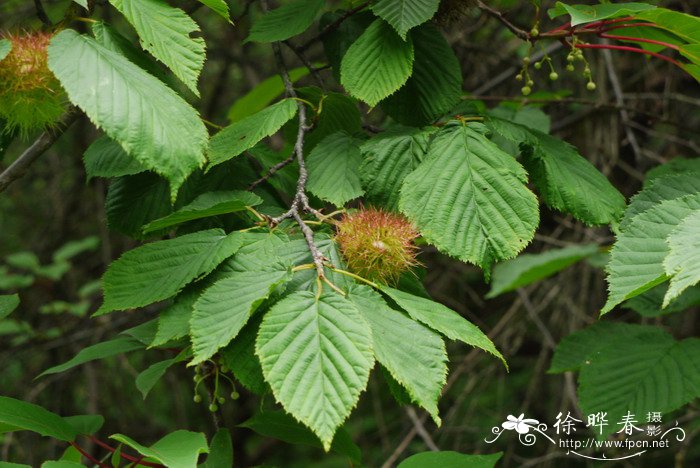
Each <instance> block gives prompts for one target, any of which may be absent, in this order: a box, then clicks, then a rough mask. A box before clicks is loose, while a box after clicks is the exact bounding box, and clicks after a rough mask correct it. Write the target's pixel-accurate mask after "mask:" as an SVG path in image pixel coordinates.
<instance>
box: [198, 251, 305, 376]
mask: <svg viewBox="0 0 700 468" xmlns="http://www.w3.org/2000/svg"><path fill="white" fill-rule="evenodd" d="M291 277H292V272H291V270H290V268H288V267H287V266H286V265H284V264H282V263H278V264H274V263H272V264H271V265H270V267H268V268H266V269H264V270H256V271H245V270H244V271H236V272H231V273H227V274H226V276H225V277H224V279H221V280H219V281H217V282H216V283H214V285H213V286H211V287H210V288H208V289H207V290H206V291H204V293H203V294H202V295H201V296H200V298H199V299H198V300H197V302H195V304H194V311H193V312H192V319H191V321H190V329H191V335H192V352H193V353H194V359H192V362H191V364H190V365H193V364H198V363H200V362H203V361H205V360H207V359H209V358H210V357H212V356H213V355H214V353H216V352H217V351H218V350H219V348H221V347H223V346H226V345H227V344H229V342H230V341H231V340H232V339H234V338H235V337H236V335H238V332H240V331H241V329H242V328H243V326H245V324H246V323H247V322H248V319H249V318H250V316H251V315H252V314H253V313H254V312H255V311H256V310H257V308H258V307H259V306H260V304H262V302H263V301H264V300H265V299H267V298H268V297H269V296H270V294H272V292H273V291H274V290H275V289H276V288H278V287H280V286H282V285H284V284H285V283H287V282H288V281H289V280H290V279H291Z"/></svg>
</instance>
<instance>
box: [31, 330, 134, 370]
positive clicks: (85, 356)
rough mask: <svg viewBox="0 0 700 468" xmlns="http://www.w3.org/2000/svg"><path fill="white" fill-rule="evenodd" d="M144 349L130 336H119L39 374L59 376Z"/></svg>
mask: <svg viewBox="0 0 700 468" xmlns="http://www.w3.org/2000/svg"><path fill="white" fill-rule="evenodd" d="M142 348H144V346H143V343H141V342H140V341H138V340H135V339H133V338H131V337H128V336H119V337H117V338H114V339H113V340H109V341H103V342H102V343H97V344H95V345H92V346H88V347H87V348H83V349H81V350H80V352H79V353H78V354H76V355H75V356H74V357H73V358H72V359H70V360H69V361H66V362H64V363H63V364H60V365H58V366H54V367H51V368H49V369H47V370H45V371H44V372H42V373H41V374H39V377H42V376H44V375H50V374H58V373H60V372H65V371H67V370H69V369H72V368H74V367H76V366H79V365H82V364H85V363H86V362H90V361H96V360H98V359H104V358H108V357H111V356H116V355H117V354H123V353H128V352H130V351H134V350H136V349H142Z"/></svg>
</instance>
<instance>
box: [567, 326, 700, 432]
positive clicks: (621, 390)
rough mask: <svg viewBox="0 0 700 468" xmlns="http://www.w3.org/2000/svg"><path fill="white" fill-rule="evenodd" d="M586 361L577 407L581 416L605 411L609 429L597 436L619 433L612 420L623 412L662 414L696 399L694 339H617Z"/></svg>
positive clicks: (697, 342) (699, 352)
mask: <svg viewBox="0 0 700 468" xmlns="http://www.w3.org/2000/svg"><path fill="white" fill-rule="evenodd" d="M589 361H590V363H589V364H587V365H584V366H582V368H581V373H580V375H579V389H578V397H579V405H580V407H581V410H582V411H583V412H584V413H585V414H593V413H596V412H598V411H606V412H607V413H608V420H609V421H610V423H611V426H607V427H605V428H604V430H603V435H607V434H610V433H612V432H615V431H617V430H619V429H620V426H619V425H618V426H615V423H614V422H616V421H620V420H621V418H622V416H623V415H625V414H626V413H627V411H630V412H631V413H632V414H635V415H637V416H638V417H642V416H641V415H643V414H644V415H646V414H647V413H648V412H651V411H654V412H660V413H667V412H669V411H673V410H675V409H677V408H680V407H681V406H682V405H684V404H686V403H688V402H690V401H692V400H694V399H695V398H697V397H698V396H700V373H698V369H699V368H700V339H697V338H689V339H686V340H683V341H675V340H674V339H673V338H672V337H671V336H670V335H668V334H664V335H661V336H656V337H654V338H651V337H649V336H643V337H640V336H637V337H625V338H621V337H617V338H616V339H615V340H614V341H613V342H609V343H608V344H607V346H605V347H603V348H601V349H600V350H599V351H598V352H596V353H595V354H594V355H592V356H590V357H589ZM660 384H661V385H660ZM618 424H620V423H618Z"/></svg>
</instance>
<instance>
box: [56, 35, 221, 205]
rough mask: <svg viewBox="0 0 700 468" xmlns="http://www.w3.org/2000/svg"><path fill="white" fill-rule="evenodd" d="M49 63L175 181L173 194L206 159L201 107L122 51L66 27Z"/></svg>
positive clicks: (130, 148) (120, 136)
mask: <svg viewBox="0 0 700 468" xmlns="http://www.w3.org/2000/svg"><path fill="white" fill-rule="evenodd" d="M49 67H50V68H51V71H52V72H53V73H54V74H55V75H56V76H57V77H58V79H59V80H60V81H61V85H62V86H63V88H64V89H65V90H66V92H67V93H68V96H69V98H70V100H71V101H72V102H73V103H74V104H76V105H77V106H78V107H80V108H81V109H82V110H83V111H85V113H86V114H87V115H88V117H90V120H92V122H93V123H94V124H95V125H97V126H98V127H101V128H102V129H104V131H105V133H107V135H109V136H110V137H111V138H112V139H114V140H116V141H117V142H119V144H120V145H122V148H124V150H126V152H127V153H129V154H130V155H131V156H133V157H134V158H136V159H138V160H139V161H140V162H141V163H142V164H143V165H144V166H146V167H148V168H149V169H152V170H153V171H155V172H157V173H158V174H161V175H162V176H163V177H165V178H166V179H168V180H169V181H170V189H171V190H170V191H171V198H172V199H174V198H175V196H176V194H177V190H178V188H179V187H180V186H181V185H182V183H183V182H184V180H185V179H186V178H187V176H188V175H189V174H191V173H192V171H194V170H195V169H196V168H197V167H199V166H201V165H202V164H204V161H205V158H204V146H205V144H206V140H207V130H206V128H205V127H204V124H203V123H202V121H201V120H200V118H199V115H197V112H196V111H195V110H194V109H193V108H192V107H191V106H190V105H189V104H187V102H185V101H184V100H183V99H182V98H181V97H180V96H178V95H177V94H176V93H175V92H174V91H173V90H172V89H170V88H168V87H167V86H165V85H164V84H163V83H162V82H161V81H159V80H158V79H156V78H154V77H153V76H151V75H149V74H148V73H146V72H145V71H143V70H142V69H141V68H139V67H137V66H136V65H134V64H133V63H131V62H129V61H128V60H127V59H125V58H124V57H123V56H121V55H119V54H117V53H116V52H112V51H110V50H108V49H106V48H104V47H103V46H101V45H100V44H98V43H97V42H96V41H95V40H94V39H92V38H90V37H87V36H81V35H79V34H78V33H77V32H75V31H73V30H71V29H66V30H63V31H61V32H60V33H58V34H57V35H56V36H54V38H53V39H52V40H51V44H50V45H49ZM105 96H110V97H111V99H105V98H104V97H105ZM154 96H158V99H154Z"/></svg>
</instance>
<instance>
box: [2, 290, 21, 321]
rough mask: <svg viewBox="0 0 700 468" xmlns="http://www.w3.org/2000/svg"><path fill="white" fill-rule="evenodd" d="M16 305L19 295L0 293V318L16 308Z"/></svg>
mask: <svg viewBox="0 0 700 468" xmlns="http://www.w3.org/2000/svg"><path fill="white" fill-rule="evenodd" d="M17 306H19V295H17V294H2V295H0V320H2V319H4V318H5V317H7V316H8V315H10V314H11V313H12V312H13V311H14V310H15V309H16V308H17Z"/></svg>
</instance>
